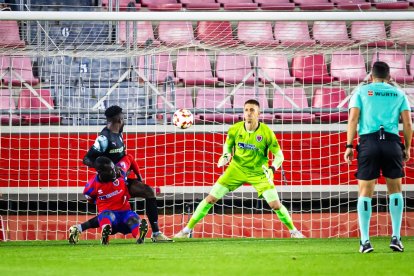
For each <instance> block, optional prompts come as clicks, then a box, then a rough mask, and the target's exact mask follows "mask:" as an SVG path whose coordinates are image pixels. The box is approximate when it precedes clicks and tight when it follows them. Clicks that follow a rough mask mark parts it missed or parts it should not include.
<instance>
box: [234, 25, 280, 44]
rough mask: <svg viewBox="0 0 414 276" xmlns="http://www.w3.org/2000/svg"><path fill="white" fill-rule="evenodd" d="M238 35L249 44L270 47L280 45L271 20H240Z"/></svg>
mask: <svg viewBox="0 0 414 276" xmlns="http://www.w3.org/2000/svg"><path fill="white" fill-rule="evenodd" d="M237 37H238V39H239V40H240V41H242V42H243V43H244V44H245V45H247V46H256V47H268V46H276V45H279V41H278V40H275V39H274V37H273V32H272V23H271V22H264V21H260V22H248V21H240V22H239V24H238V27H237Z"/></svg>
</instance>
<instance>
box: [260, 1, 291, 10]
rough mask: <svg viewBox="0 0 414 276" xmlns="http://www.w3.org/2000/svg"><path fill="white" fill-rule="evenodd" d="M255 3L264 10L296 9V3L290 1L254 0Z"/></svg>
mask: <svg viewBox="0 0 414 276" xmlns="http://www.w3.org/2000/svg"><path fill="white" fill-rule="evenodd" d="M254 2H255V3H258V4H259V7H260V9H262V10H279V11H283V10H291V11H293V10H294V9H295V3H292V2H290V1H289V0H254Z"/></svg>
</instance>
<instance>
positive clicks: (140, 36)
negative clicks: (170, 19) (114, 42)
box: [118, 21, 160, 47]
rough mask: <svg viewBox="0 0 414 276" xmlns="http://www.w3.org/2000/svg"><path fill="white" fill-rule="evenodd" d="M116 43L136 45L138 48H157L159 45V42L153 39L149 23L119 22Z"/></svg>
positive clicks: (152, 31)
mask: <svg viewBox="0 0 414 276" xmlns="http://www.w3.org/2000/svg"><path fill="white" fill-rule="evenodd" d="M134 30H135V31H134ZM137 30H139V31H137ZM134 38H135V40H134ZM118 43H119V44H127V45H137V46H139V47H149V46H158V45H159V44H160V41H158V40H156V39H155V37H154V30H153V29H152V24H151V22H149V21H138V22H130V21H129V22H128V21H121V22H119V38H118Z"/></svg>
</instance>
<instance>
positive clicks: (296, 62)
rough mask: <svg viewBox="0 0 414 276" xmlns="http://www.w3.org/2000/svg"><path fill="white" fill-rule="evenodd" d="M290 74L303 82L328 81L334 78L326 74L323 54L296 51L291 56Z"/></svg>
mask: <svg viewBox="0 0 414 276" xmlns="http://www.w3.org/2000/svg"><path fill="white" fill-rule="evenodd" d="M292 75H293V77H295V78H296V79H298V80H300V81H301V82H303V83H305V84H308V83H330V82H332V81H333V79H334V78H333V77H331V76H329V74H328V69H327V65H326V63H325V58H324V56H323V55H306V53H298V54H296V55H295V56H294V57H293V58H292Z"/></svg>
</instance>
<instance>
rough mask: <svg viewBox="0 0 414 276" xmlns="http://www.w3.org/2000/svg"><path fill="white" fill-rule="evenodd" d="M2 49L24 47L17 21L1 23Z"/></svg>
mask: <svg viewBox="0 0 414 276" xmlns="http://www.w3.org/2000/svg"><path fill="white" fill-rule="evenodd" d="M0 37H1V40H0V47H2V48H3V47H24V46H25V44H24V41H23V40H21V39H20V35H19V26H18V25H17V21H0Z"/></svg>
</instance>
